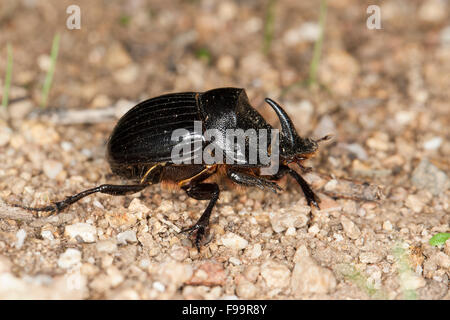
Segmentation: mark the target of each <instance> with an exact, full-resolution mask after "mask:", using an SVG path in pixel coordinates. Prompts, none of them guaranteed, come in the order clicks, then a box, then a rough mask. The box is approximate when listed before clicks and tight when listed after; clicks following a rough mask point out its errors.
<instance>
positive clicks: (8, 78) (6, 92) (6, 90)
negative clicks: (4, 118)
mask: <svg viewBox="0 0 450 320" xmlns="http://www.w3.org/2000/svg"><path fill="white" fill-rule="evenodd" d="M6 51H7V54H8V58H7V59H8V60H7V62H6V75H5V85H4V86H3V98H2V106H3V107H5V108H6V107H7V106H8V97H9V88H10V87H11V78H12V68H13V52H12V47H11V44H10V43H8V45H7V47H6Z"/></svg>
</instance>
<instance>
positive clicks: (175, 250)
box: [169, 245, 189, 261]
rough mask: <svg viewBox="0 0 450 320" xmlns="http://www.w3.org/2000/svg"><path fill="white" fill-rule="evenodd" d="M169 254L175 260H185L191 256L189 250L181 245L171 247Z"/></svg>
mask: <svg viewBox="0 0 450 320" xmlns="http://www.w3.org/2000/svg"><path fill="white" fill-rule="evenodd" d="M169 254H170V256H171V257H172V258H174V259H175V260H177V261H183V260H184V259H186V258H187V257H188V256H189V250H188V249H187V248H186V247H183V246H180V245H173V246H172V248H170V252H169Z"/></svg>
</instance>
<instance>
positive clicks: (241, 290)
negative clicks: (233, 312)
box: [236, 280, 258, 299]
mask: <svg viewBox="0 0 450 320" xmlns="http://www.w3.org/2000/svg"><path fill="white" fill-rule="evenodd" d="M236 294H237V295H238V297H240V298H242V299H252V298H254V297H256V295H257V294H258V288H257V287H256V286H255V285H254V284H253V283H251V282H249V281H245V280H241V281H239V284H238V285H237V286H236Z"/></svg>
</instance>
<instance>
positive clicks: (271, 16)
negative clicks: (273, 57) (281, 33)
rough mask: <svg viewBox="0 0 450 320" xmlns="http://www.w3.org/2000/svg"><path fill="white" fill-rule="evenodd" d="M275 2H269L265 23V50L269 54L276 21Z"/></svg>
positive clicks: (273, 0)
mask: <svg viewBox="0 0 450 320" xmlns="http://www.w3.org/2000/svg"><path fill="white" fill-rule="evenodd" d="M275 3H276V0H269V2H268V4H267V11H266V20H265V24H264V45H263V52H264V54H265V55H267V54H269V51H270V46H271V44H272V39H273V31H274V22H275Z"/></svg>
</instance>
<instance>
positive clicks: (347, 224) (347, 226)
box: [341, 216, 361, 240]
mask: <svg viewBox="0 0 450 320" xmlns="http://www.w3.org/2000/svg"><path fill="white" fill-rule="evenodd" d="M341 224H342V227H343V228H344V231H345V234H346V235H347V236H348V237H349V238H350V239H354V240H355V239H358V238H359V237H360V235H361V231H360V230H359V228H358V226H357V225H356V224H354V223H353V221H351V220H350V219H349V218H347V217H346V216H341Z"/></svg>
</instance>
